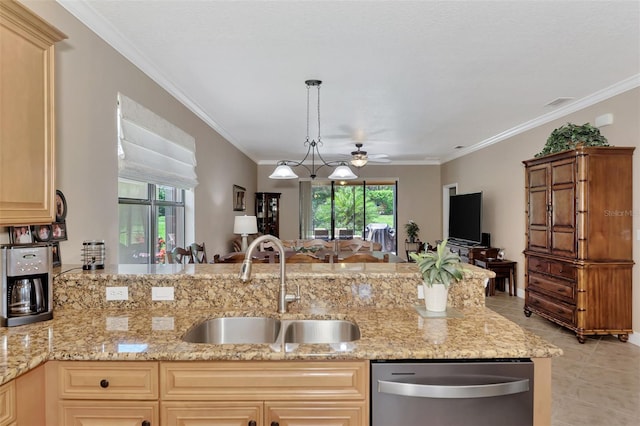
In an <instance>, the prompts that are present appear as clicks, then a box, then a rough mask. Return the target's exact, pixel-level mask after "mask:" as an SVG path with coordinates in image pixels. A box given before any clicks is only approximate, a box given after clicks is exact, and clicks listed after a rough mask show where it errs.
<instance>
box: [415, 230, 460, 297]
mask: <svg viewBox="0 0 640 426" xmlns="http://www.w3.org/2000/svg"><path fill="white" fill-rule="evenodd" d="M409 256H411V258H412V259H413V260H415V261H416V263H417V264H418V268H419V269H420V274H422V279H423V280H424V282H425V284H426V285H428V286H429V287H431V286H433V285H434V284H437V283H440V284H444V286H445V287H447V288H449V287H450V286H451V284H453V283H457V282H458V281H460V280H461V279H462V271H463V269H464V268H463V266H462V265H463V264H462V262H460V256H458V255H457V254H456V253H454V252H452V251H451V250H449V249H448V248H447V240H444V241H442V242H441V243H440V244H438V246H437V248H436V251H428V252H426V253H410V254H409Z"/></svg>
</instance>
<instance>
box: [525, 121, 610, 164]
mask: <svg viewBox="0 0 640 426" xmlns="http://www.w3.org/2000/svg"><path fill="white" fill-rule="evenodd" d="M579 144H582V145H583V146H609V143H608V142H607V138H605V137H604V136H602V135H601V134H600V130H599V129H598V128H597V127H593V126H592V125H591V124H589V123H585V124H583V125H581V126H579V125H577V124H572V123H567V124H565V125H563V126H560V127H558V128H557V129H555V130H554V131H553V132H551V135H549V137H548V138H547V143H546V144H545V146H544V148H543V149H542V151H540V152H539V153H537V154H536V155H535V157H536V158H538V157H543V156H545V155H549V154H555V153H556V152H561V151H566V150H569V149H575V148H576V146H578V145H579Z"/></svg>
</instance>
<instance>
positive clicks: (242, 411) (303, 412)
mask: <svg viewBox="0 0 640 426" xmlns="http://www.w3.org/2000/svg"><path fill="white" fill-rule="evenodd" d="M160 398H161V404H160V412H161V415H160V417H161V424H163V425H170V424H175V423H173V421H174V420H175V419H177V418H180V419H182V422H183V423H180V424H189V422H188V421H187V419H191V422H192V424H196V423H197V422H196V420H197V421H201V422H204V421H207V424H213V425H215V424H225V425H226V424H233V425H235V424H238V425H243V426H244V425H252V426H253V425H255V426H261V425H279V426H285V425H290V426H294V425H309V424H313V425H317V426H322V425H349V426H364V425H368V424H369V409H368V407H369V367H368V362H367V361H322V362H309V361H304V362H302V361H301V362H295V361H272V362H270V361H255V362H253V361H216V362H167V363H161V364H160ZM204 401H211V402H204ZM252 416H255V417H252ZM224 421H226V422H227V423H224Z"/></svg>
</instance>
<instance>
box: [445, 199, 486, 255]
mask: <svg viewBox="0 0 640 426" xmlns="http://www.w3.org/2000/svg"><path fill="white" fill-rule="evenodd" d="M449 240H451V241H459V242H463V243H468V244H470V245H473V244H480V242H481V241H482V192H474V193H471V194H457V195H452V196H450V197H449Z"/></svg>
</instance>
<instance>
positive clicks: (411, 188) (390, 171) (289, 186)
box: [258, 165, 442, 256]
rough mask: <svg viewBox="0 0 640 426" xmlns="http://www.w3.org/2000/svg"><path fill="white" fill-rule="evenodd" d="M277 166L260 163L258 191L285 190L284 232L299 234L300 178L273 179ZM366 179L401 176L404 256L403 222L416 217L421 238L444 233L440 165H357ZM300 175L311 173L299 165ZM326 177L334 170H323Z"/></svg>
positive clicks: (431, 238)
mask: <svg viewBox="0 0 640 426" xmlns="http://www.w3.org/2000/svg"><path fill="white" fill-rule="evenodd" d="M274 168H275V166H266V165H261V166H258V191H262V192H281V193H282V196H281V199H280V206H281V207H280V210H281V214H282V216H281V221H280V229H281V231H280V236H281V237H282V238H285V239H292V238H298V228H299V225H298V223H299V221H298V202H299V194H298V181H297V180H273V179H269V178H268V176H269V175H270V174H271V173H272V172H273V169H274ZM353 170H354V172H355V173H356V174H357V175H358V177H359V178H363V179H367V178H369V179H376V178H380V179H397V180H398V224H399V226H398V228H399V233H398V242H399V243H398V252H399V254H402V255H403V256H404V254H403V253H404V245H403V243H402V241H404V239H405V238H406V234H405V232H404V227H403V224H405V223H407V222H408V221H409V220H410V219H413V220H414V221H415V222H416V223H417V224H418V225H419V226H420V235H419V236H420V239H421V240H422V241H429V242H433V241H435V240H436V239H437V238H440V237H441V236H442V209H441V208H440V205H441V202H440V198H441V195H440V193H441V189H440V188H441V182H440V166H393V165H368V166H366V167H365V168H363V169H360V170H358V169H355V168H354V169H353ZM296 172H299V173H298V175H299V176H300V177H308V173H306V171H305V170H304V169H302V170H300V168H298V169H296ZM321 172H324V174H320V176H322V177H326V175H327V174H328V173H330V172H331V170H329V171H326V170H324V169H322V170H321Z"/></svg>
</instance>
